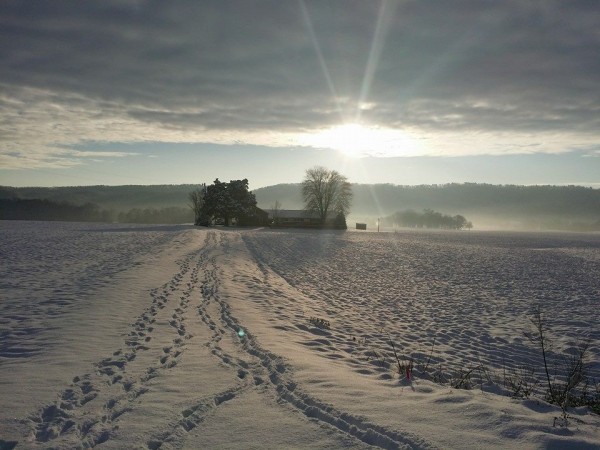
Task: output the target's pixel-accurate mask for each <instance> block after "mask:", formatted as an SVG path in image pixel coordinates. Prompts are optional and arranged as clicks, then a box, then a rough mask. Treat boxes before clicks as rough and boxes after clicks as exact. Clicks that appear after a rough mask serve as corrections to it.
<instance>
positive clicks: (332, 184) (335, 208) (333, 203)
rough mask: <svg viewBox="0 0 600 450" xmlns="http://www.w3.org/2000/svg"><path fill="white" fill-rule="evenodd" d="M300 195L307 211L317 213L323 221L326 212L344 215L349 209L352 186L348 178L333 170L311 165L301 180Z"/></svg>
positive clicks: (322, 221) (323, 221)
mask: <svg viewBox="0 0 600 450" xmlns="http://www.w3.org/2000/svg"><path fill="white" fill-rule="evenodd" d="M302 197H303V199H304V203H305V209H306V210H307V211H311V212H314V213H316V214H318V216H319V218H320V219H321V223H325V219H326V218H327V213H329V212H334V213H336V214H337V215H341V216H342V217H345V216H346V215H347V214H348V211H349V210H350V201H351V200H352V188H351V186H350V183H349V182H348V179H347V178H346V177H345V176H343V175H341V174H340V173H339V172H337V171H335V170H329V169H326V168H325V167H313V168H312V169H308V170H307V171H306V176H305V177H304V181H303V182H302Z"/></svg>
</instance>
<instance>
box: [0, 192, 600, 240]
mask: <svg viewBox="0 0 600 450" xmlns="http://www.w3.org/2000/svg"><path fill="white" fill-rule="evenodd" d="M199 186H200V185H191V184H184V185H152V186H136V185H130V186H78V187H53V188H44V187H28V188H14V187H1V186H0V199H46V200H50V201H53V202H57V203H61V202H68V203H70V204H73V205H85V204H87V203H91V204H94V205H97V206H98V207H99V208H100V209H102V210H111V211H113V213H114V214H113V215H114V217H118V214H119V213H126V212H128V211H130V210H131V209H133V208H139V209H145V208H169V207H178V208H187V207H188V194H189V192H191V191H192V190H194V189H196V188H198V187H199ZM352 190H353V193H354V198H353V202H352V208H351V214H350V218H349V223H351V222H352V221H354V220H356V221H364V222H370V223H372V222H374V221H375V220H376V219H377V218H378V217H384V216H388V215H391V214H393V213H396V212H398V211H405V210H411V209H412V210H415V211H422V210H424V209H426V208H427V209H432V210H435V211H439V212H440V213H442V214H448V215H456V214H461V215H463V216H465V217H466V218H467V219H468V220H470V221H472V222H473V225H474V226H475V228H485V227H493V228H519V229H525V228H533V229H571V230H600V189H592V188H586V187H580V186H515V185H491V184H476V183H464V184H445V185H420V186H398V185H393V184H354V185H353V186H352ZM253 192H254V194H255V195H256V199H257V201H258V206H259V207H261V208H264V209H268V208H271V207H272V206H273V205H274V204H275V201H279V203H280V204H281V207H282V208H284V209H301V208H302V207H303V203H302V197H301V191H300V184H278V185H275V186H268V187H264V188H260V189H256V190H254V191H253Z"/></svg>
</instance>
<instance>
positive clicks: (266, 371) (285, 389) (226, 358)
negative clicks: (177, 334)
mask: <svg viewBox="0 0 600 450" xmlns="http://www.w3.org/2000/svg"><path fill="white" fill-rule="evenodd" d="M214 233H215V232H210V234H211V235H212V236H214ZM219 237H220V239H219V243H218V245H219V247H220V248H221V249H222V250H223V252H224V253H227V252H228V249H229V242H228V240H229V239H230V238H229V237H228V236H227V235H226V234H225V233H220V236H219ZM207 242H208V238H207ZM213 242H215V243H213ZM211 243H213V245H216V240H215V239H214V238H211ZM203 270H204V273H205V276H206V280H205V282H204V284H203V285H202V288H201V293H202V301H201V303H200V305H199V306H198V314H199V316H200V318H201V319H202V320H203V322H204V323H205V324H206V325H207V326H208V327H209V328H210V329H211V330H212V335H211V340H210V342H209V343H208V346H209V347H210V348H211V351H212V354H213V355H214V356H215V357H217V358H218V359H220V360H221V362H222V363H223V364H225V365H227V366H231V367H233V368H237V369H238V376H239V377H240V379H241V382H240V385H238V386H236V387H233V388H230V389H229V390H227V391H224V392H221V393H219V394H216V395H214V396H210V397H209V398H202V399H200V400H199V401H198V402H196V403H195V406H193V407H191V408H187V409H186V410H184V411H182V412H181V413H180V415H181V418H180V419H179V420H178V421H176V422H174V423H172V424H171V426H170V429H169V430H168V431H166V432H163V433H161V434H159V435H157V436H156V437H154V438H153V439H151V440H150V441H148V442H147V446H148V448H149V449H151V450H156V449H158V448H160V447H161V445H162V444H163V443H164V442H169V444H171V445H173V444H175V445H177V443H178V442H181V441H182V440H183V439H184V437H185V434H186V433H187V432H189V431H191V430H193V429H194V428H195V427H196V426H198V425H199V424H200V423H201V422H203V421H204V420H205V419H206V417H207V416H208V415H209V414H211V413H212V412H213V411H214V410H215V408H217V407H219V405H221V404H223V403H225V402H226V401H230V400H233V399H235V398H236V397H237V396H239V395H241V394H243V393H244V392H246V391H248V390H249V389H251V388H253V387H254V386H259V385H260V386H261V389H263V390H264V389H267V390H270V391H271V392H274V394H275V396H276V398H277V399H278V400H279V401H280V402H282V403H284V404H287V405H289V406H290V407H292V408H293V409H296V410H298V411H299V412H301V413H302V414H304V415H305V416H306V417H308V418H309V419H311V420H313V421H315V422H317V423H319V424H321V425H325V426H328V427H331V428H333V429H335V430H337V431H338V432H340V433H342V434H343V435H346V436H352V437H354V438H356V439H358V440H360V441H362V442H364V443H366V444H369V445H372V446H375V447H379V448H382V449H399V448H422V449H427V448H434V447H433V446H432V445H431V444H430V443H428V442H427V441H425V440H424V439H422V438H420V437H418V436H414V435H412V434H409V433H400V432H398V431H395V430H390V429H388V428H386V427H383V426H380V425H377V424H374V423H371V422H369V421H368V420H365V419H363V418H361V417H357V416H354V415H352V414H349V413H346V412H343V411H340V410H338V409H336V408H335V407H333V406H331V405H328V404H325V403H323V402H321V401H319V400H318V399H316V398H314V397H312V396H310V395H308V394H306V393H304V392H302V390H301V389H300V388H299V387H298V386H297V385H296V383H294V382H293V380H292V376H291V373H290V367H289V366H288V365H286V364H285V362H284V361H283V359H282V358H281V357H279V356H277V355H275V354H273V353H272V352H270V351H268V350H266V349H264V348H262V347H261V346H260V345H259V343H258V342H257V340H256V338H255V337H254V336H253V335H252V333H251V332H250V331H248V330H246V329H245V328H244V327H242V325H241V323H240V322H239V320H238V319H236V318H235V317H234V316H233V315H232V314H231V311H230V307H229V304H228V303H227V302H226V301H225V300H223V299H222V298H221V297H220V295H219V278H218V264H217V260H216V257H212V258H209V259H208V260H207V261H206V265H205V266H204V267H203ZM213 302H214V303H216V305H217V306H218V309H219V318H218V319H216V320H215V318H213V317H211V315H210V314H209V313H208V311H207V309H208V306H209V305H210V304H211V303H213ZM217 320H218V322H217ZM239 330H244V333H243V335H242V336H240V335H238V331H239ZM226 331H228V332H229V333H230V334H231V335H233V336H237V343H238V348H239V349H240V350H241V351H243V352H244V353H245V354H247V355H248V356H249V358H248V359H249V360H254V361H255V362H247V361H244V360H242V359H240V358H235V357H232V356H231V355H228V354H227V353H226V352H224V351H223V350H222V349H221V347H220V346H219V342H220V341H221V339H222V336H223V335H224V334H225V332H226Z"/></svg>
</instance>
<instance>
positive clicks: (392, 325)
mask: <svg viewBox="0 0 600 450" xmlns="http://www.w3.org/2000/svg"><path fill="white" fill-rule="evenodd" d="M0 231H1V233H2V236H3V240H2V245H1V246H0V256H1V257H0V279H1V280H2V302H0V336H1V340H0V444H1V448H17V449H20V448H24V449H25V448H32V449H37V448H39V449H42V448H44V449H45V448H58V449H71V448H92V447H98V448H114V449H117V448H147V449H158V448H161V449H173V448H190V449H192V448H215V447H217V448H290V447H293V448H317V449H325V448H341V447H343V448H357V449H358V448H383V449H395V448H421V449H430V448H431V449H433V448H474V447H485V448H498V449H500V448H503V449H504V448H526V449H528V448H597V445H598V442H600V418H599V416H598V414H597V413H593V412H592V410H591V409H590V408H588V407H586V406H576V405H572V404H571V405H564V409H561V408H560V407H559V406H557V405H553V404H551V403H549V402H548V401H547V400H548V399H547V397H546V384H545V383H546V378H545V377H546V375H545V373H544V365H543V358H542V354H541V351H540V348H539V346H538V345H536V342H535V339H534V338H535V327H534V326H533V324H532V322H531V320H530V319H531V318H532V317H534V316H535V311H536V309H538V308H539V310H540V311H541V312H542V319H543V324H544V330H545V333H546V334H545V337H546V338H547V343H548V344H549V346H548V347H547V353H546V358H547V363H548V365H549V368H550V370H551V372H550V376H551V377H552V380H551V381H552V382H553V383H555V386H559V385H560V382H561V381H562V378H561V377H562V376H563V375H564V371H563V369H564V363H565V361H569V360H570V358H571V357H573V356H575V355H576V350H577V349H578V348H581V347H580V345H581V343H582V342H587V343H588V347H587V351H586V356H585V359H584V362H585V370H586V375H587V377H588V378H587V379H586V381H587V384H586V386H587V389H588V392H589V394H590V395H594V392H597V391H594V389H596V390H597V389H598V379H599V378H600V326H599V325H598V324H599V323H600V316H599V313H598V304H597V302H598V298H599V296H600V277H598V274H599V273H600V236H598V235H597V234H586V233H572V234H569V233H535V234H534V233H515V232H511V233H509V232H482V231H470V232H449V231H410V230H405V231H399V232H395V233H394V232H390V233H374V232H358V231H347V232H339V231H325V230H312V231H309V230H270V229H267V228H263V229H255V230H252V229H235V228H229V229H227V228H222V227H217V228H198V227H196V228H194V227H192V226H187V225H176V226H154V225H146V226H143V225H120V224H84V223H64V222H33V221H32V222H20V221H1V222H0ZM525 333H528V334H529V336H530V337H532V339H529V338H528V337H527V336H526V334H525ZM582 386H583V384H579V385H578V387H577V389H576V390H575V391H573V392H576V391H577V392H579V393H580V389H581V388H582ZM596 395H597V393H596Z"/></svg>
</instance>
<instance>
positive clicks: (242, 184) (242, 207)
mask: <svg viewBox="0 0 600 450" xmlns="http://www.w3.org/2000/svg"><path fill="white" fill-rule="evenodd" d="M255 208H256V198H255V197H254V194H253V193H252V192H249V191H248V180H247V179H243V180H231V181H230V182H229V183H224V182H222V181H219V179H218V178H217V179H216V180H215V181H214V183H213V184H211V185H210V186H207V187H206V190H205V194H204V206H203V208H202V209H203V214H204V215H205V216H206V217H207V218H209V219H212V220H219V219H221V220H223V222H224V224H225V226H229V225H230V224H231V221H232V219H233V218H237V219H240V220H242V221H244V220H247V219H248V218H250V217H253V216H254V213H255Z"/></svg>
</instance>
